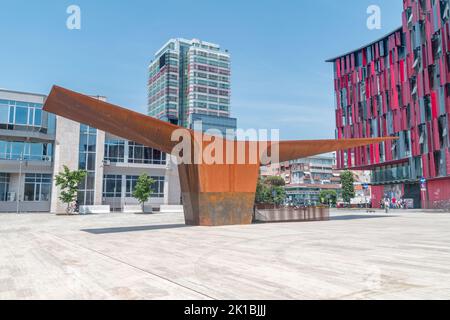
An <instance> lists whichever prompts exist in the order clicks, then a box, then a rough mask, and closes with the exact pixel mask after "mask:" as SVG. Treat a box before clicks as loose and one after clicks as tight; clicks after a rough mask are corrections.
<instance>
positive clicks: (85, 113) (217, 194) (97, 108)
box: [44, 86, 396, 226]
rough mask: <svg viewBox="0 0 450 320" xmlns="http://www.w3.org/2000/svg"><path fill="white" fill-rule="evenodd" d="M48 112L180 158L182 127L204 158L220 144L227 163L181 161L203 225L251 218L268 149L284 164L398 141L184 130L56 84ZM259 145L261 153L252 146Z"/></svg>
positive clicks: (190, 209) (195, 216)
mask: <svg viewBox="0 0 450 320" xmlns="http://www.w3.org/2000/svg"><path fill="white" fill-rule="evenodd" d="M44 110H45V111H47V112H51V113H54V114H56V115H59V116H62V117H65V118H68V119H71V120H74V121H77V122H80V123H84V124H87V125H90V126H92V127H94V128H98V129H100V130H103V131H106V132H109V133H111V134H114V135H116V136H119V137H122V138H125V139H129V140H131V141H136V142H137V143H141V144H143V145H146V146H148V147H151V148H155V149H158V150H161V151H163V152H165V153H168V154H174V155H175V156H177V157H179V156H180V154H176V153H178V152H176V153H175V151H174V147H175V146H176V145H178V144H179V141H181V139H179V140H178V139H177V140H175V141H172V135H173V134H174V133H176V132H180V131H177V130H181V132H183V133H185V134H186V135H187V136H188V137H189V138H190V139H189V147H191V150H195V148H198V149H199V150H200V152H199V155H200V157H201V156H202V155H203V153H204V152H205V153H207V152H208V151H210V150H211V148H210V147H211V146H212V145H211V144H212V143H213V142H214V143H217V144H215V146H216V148H215V149H214V150H215V151H214V152H212V153H211V154H212V155H215V156H217V155H218V154H220V153H222V155H223V158H224V161H223V162H220V161H219V162H214V163H205V162H195V160H196V158H195V155H194V152H191V155H190V156H188V155H186V154H182V155H183V156H186V157H187V158H188V159H190V160H191V161H190V162H189V163H191V164H189V163H186V164H180V165H178V171H179V174H180V184H181V191H182V196H183V206H184V211H185V220H186V224H189V225H201V226H219V225H230V224H250V223H251V222H252V216H253V214H252V213H253V205H254V201H255V193H256V184H257V180H258V176H259V167H260V165H261V162H260V155H261V154H262V153H263V152H266V153H268V154H271V153H272V152H275V153H276V152H277V151H279V161H280V162H282V161H288V160H295V159H298V158H302V157H307V156H312V155H317V154H322V153H327V152H332V151H337V150H345V149H349V148H355V147H360V146H365V145H370V144H374V143H379V142H382V141H386V140H393V139H396V138H394V137H386V138H368V139H344V140H314V141H281V142H265V143H264V142H248V141H247V142H244V141H230V140H225V139H221V138H217V137H211V136H208V135H204V134H201V133H198V132H194V131H192V130H189V129H185V128H181V127H179V126H176V125H172V124H170V123H167V122H164V121H161V120H158V119H155V118H152V117H149V116H145V115H143V114H141V113H137V112H134V111H131V110H127V109H125V108H121V107H118V106H115V105H112V104H110V103H106V102H103V101H100V100H97V99H94V98H91V97H88V96H86V95H83V94H80V93H76V92H74V91H70V90H67V89H64V88H61V87H58V86H54V87H53V88H52V91H51V93H50V95H49V96H48V98H47V99H46V102H45V105H44ZM205 140H206V141H205ZM255 146H256V151H255V150H254V148H252V147H255ZM239 150H241V151H242V150H243V151H244V153H245V157H244V159H240V158H238V153H239ZM220 151H221V152H220ZM184 152H185V150H183V151H182V153H184ZM255 152H256V155H255ZM197 157H198V155H197ZM219 158H222V157H219ZM197 160H198V159H197Z"/></svg>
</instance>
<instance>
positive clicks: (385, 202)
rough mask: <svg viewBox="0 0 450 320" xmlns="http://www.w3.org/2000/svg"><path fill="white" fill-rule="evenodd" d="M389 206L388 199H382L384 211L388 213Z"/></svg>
mask: <svg viewBox="0 0 450 320" xmlns="http://www.w3.org/2000/svg"><path fill="white" fill-rule="evenodd" d="M389 207H390V203H389V199H388V198H386V199H385V200H384V212H386V213H389Z"/></svg>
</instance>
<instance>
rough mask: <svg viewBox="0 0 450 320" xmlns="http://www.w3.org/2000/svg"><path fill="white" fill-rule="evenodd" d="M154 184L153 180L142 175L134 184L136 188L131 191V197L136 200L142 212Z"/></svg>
mask: <svg viewBox="0 0 450 320" xmlns="http://www.w3.org/2000/svg"><path fill="white" fill-rule="evenodd" d="M154 183H155V180H153V179H152V178H150V177H149V176H148V175H147V174H145V173H144V174H143V175H141V176H140V177H139V179H138V181H137V182H136V187H135V188H134V191H133V197H134V198H136V199H137V200H138V201H139V203H140V205H141V206H142V212H144V205H145V203H146V202H147V201H148V199H150V196H151V195H152V193H153V189H152V186H153V184H154Z"/></svg>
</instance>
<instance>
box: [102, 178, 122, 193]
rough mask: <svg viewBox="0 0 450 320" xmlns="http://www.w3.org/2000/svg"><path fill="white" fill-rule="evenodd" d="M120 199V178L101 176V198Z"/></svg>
mask: <svg viewBox="0 0 450 320" xmlns="http://www.w3.org/2000/svg"><path fill="white" fill-rule="evenodd" d="M120 197H122V176H121V175H104V176H103V198H120Z"/></svg>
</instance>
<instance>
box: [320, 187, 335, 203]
mask: <svg viewBox="0 0 450 320" xmlns="http://www.w3.org/2000/svg"><path fill="white" fill-rule="evenodd" d="M319 198H320V202H321V203H322V204H326V205H329V204H332V205H336V202H337V192H336V191H335V190H322V191H320V194H319Z"/></svg>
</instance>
